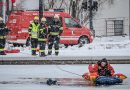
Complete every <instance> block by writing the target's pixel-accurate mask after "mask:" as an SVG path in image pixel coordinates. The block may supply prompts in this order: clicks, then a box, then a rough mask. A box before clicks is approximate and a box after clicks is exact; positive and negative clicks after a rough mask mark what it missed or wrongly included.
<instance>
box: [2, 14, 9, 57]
mask: <svg viewBox="0 0 130 90" xmlns="http://www.w3.org/2000/svg"><path fill="white" fill-rule="evenodd" d="M9 31H10V30H9V29H8V28H7V27H6V25H5V24H4V23H3V18H1V17H0V55H6V53H5V52H4V47H5V43H6V35H7V34H8V33H9Z"/></svg>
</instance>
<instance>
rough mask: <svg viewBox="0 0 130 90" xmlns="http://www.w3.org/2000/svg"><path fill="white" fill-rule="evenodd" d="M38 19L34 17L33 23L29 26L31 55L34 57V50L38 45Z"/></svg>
mask: <svg viewBox="0 0 130 90" xmlns="http://www.w3.org/2000/svg"><path fill="white" fill-rule="evenodd" d="M39 26H40V24H39V17H38V16H35V17H34V21H33V22H32V23H31V24H30V26H29V34H30V39H31V48H32V55H36V48H37V45H38V30H39Z"/></svg>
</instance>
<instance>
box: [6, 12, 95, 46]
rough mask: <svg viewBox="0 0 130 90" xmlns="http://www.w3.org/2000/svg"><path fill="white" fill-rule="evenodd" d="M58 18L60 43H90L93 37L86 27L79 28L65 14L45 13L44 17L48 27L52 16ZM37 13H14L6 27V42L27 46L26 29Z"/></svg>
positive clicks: (74, 20)
mask: <svg viewBox="0 0 130 90" xmlns="http://www.w3.org/2000/svg"><path fill="white" fill-rule="evenodd" d="M55 14H58V15H59V16H60V19H61V22H62V26H63V33H62V35H61V36H60V37H61V39H60V43H61V44H64V45H74V44H78V43H91V42H92V41H93V35H92V33H91V31H90V29H88V28H87V27H84V26H81V25H80V24H79V23H78V21H77V20H76V19H74V18H73V17H72V16H71V15H69V14H68V13H65V12H50V11H45V12H44V13H43V15H44V17H46V19H47V23H48V25H49V24H51V20H52V19H53V16H54V15H55ZM38 15H39V13H38V12H37V11H16V12H15V11H14V12H12V13H11V15H10V16H9V18H8V22H7V27H8V28H9V29H10V30H11V32H10V34H9V35H8V42H9V43H13V45H14V46H16V45H24V44H25V45H29V34H28V27H29V24H30V23H31V22H32V21H33V18H34V17H35V16H38Z"/></svg>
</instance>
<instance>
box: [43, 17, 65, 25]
mask: <svg viewBox="0 0 130 90" xmlns="http://www.w3.org/2000/svg"><path fill="white" fill-rule="evenodd" d="M53 19H54V18H53V17H46V20H47V24H48V25H52V24H53ZM60 22H61V23H62V18H61V17H60ZM61 25H62V24H61Z"/></svg>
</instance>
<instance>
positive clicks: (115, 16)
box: [93, 0, 130, 36]
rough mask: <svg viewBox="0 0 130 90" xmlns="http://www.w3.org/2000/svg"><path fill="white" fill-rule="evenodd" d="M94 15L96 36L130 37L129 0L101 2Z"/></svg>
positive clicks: (104, 0)
mask: <svg viewBox="0 0 130 90" xmlns="http://www.w3.org/2000/svg"><path fill="white" fill-rule="evenodd" d="M99 3H100V5H99V8H98V11H97V12H96V13H95V15H94V20H93V23H94V30H95V35H96V36H118V35H129V18H130V17H129V0H99Z"/></svg>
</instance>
